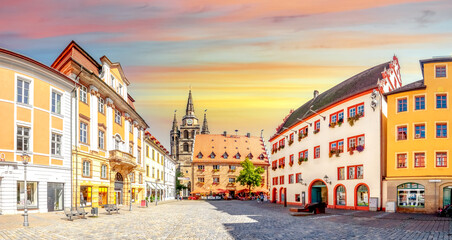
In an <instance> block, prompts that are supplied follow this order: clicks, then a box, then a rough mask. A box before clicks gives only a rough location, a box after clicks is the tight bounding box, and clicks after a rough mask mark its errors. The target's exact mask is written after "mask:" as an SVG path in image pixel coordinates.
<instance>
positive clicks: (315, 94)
mask: <svg viewBox="0 0 452 240" xmlns="http://www.w3.org/2000/svg"><path fill="white" fill-rule="evenodd" d="M317 96H319V91H317V90H314V99H315V98H317Z"/></svg>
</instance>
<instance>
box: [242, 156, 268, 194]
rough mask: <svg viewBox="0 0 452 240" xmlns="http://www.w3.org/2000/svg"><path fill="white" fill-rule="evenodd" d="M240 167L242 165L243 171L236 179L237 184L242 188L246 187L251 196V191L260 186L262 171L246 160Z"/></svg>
mask: <svg viewBox="0 0 452 240" xmlns="http://www.w3.org/2000/svg"><path fill="white" fill-rule="evenodd" d="M240 165H242V168H243V169H242V170H241V171H240V174H239V176H238V177H237V182H239V183H240V185H242V186H246V187H247V188H248V193H249V194H250V195H251V189H252V188H253V187H257V186H260V185H261V181H262V178H261V174H262V173H264V169H263V168H261V167H255V166H254V164H253V163H252V162H251V161H250V160H249V159H248V158H246V159H245V160H244V161H243V162H241V163H240Z"/></svg>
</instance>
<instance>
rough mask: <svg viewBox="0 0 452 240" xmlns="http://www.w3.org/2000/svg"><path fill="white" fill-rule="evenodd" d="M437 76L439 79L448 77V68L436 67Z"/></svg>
mask: <svg viewBox="0 0 452 240" xmlns="http://www.w3.org/2000/svg"><path fill="white" fill-rule="evenodd" d="M435 76H436V77H437V78H443V77H446V66H435Z"/></svg>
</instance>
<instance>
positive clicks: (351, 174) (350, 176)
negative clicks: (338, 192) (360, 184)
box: [347, 167, 355, 179]
mask: <svg viewBox="0 0 452 240" xmlns="http://www.w3.org/2000/svg"><path fill="white" fill-rule="evenodd" d="M347 171H348V179H355V167H348V169H347Z"/></svg>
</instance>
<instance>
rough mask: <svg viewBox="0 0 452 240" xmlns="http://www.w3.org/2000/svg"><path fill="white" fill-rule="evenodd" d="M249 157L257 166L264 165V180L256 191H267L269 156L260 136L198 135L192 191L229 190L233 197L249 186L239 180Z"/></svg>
mask: <svg viewBox="0 0 452 240" xmlns="http://www.w3.org/2000/svg"><path fill="white" fill-rule="evenodd" d="M245 158H249V159H250V160H251V162H252V163H253V164H254V166H255V167H262V168H264V170H265V171H264V173H263V174H262V182H261V183H262V184H261V186H260V187H256V188H254V189H253V190H252V191H253V192H255V193H259V192H263V193H267V192H268V171H267V170H268V166H269V165H270V164H269V163H268V156H267V153H266V151H265V147H264V142H263V140H262V138H260V137H252V136H250V135H249V134H247V135H246V136H238V135H227V134H226V132H225V133H224V134H222V135H220V134H200V135H196V137H195V141H194V150H193V156H192V165H191V174H190V176H191V178H190V179H191V190H192V191H191V194H192V195H193V196H206V195H213V194H226V196H230V197H232V198H234V197H235V196H237V195H238V194H239V193H242V192H245V191H246V186H242V185H240V183H238V182H236V178H237V177H238V176H239V173H240V171H241V170H242V167H241V165H240V163H241V162H242V161H244V160H245Z"/></svg>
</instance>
